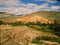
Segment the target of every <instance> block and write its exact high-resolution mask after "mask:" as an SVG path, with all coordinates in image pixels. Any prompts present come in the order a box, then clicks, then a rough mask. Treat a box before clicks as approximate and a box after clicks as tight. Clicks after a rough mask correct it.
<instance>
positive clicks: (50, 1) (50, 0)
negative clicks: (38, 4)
mask: <svg viewBox="0 0 60 45" xmlns="http://www.w3.org/2000/svg"><path fill="white" fill-rule="evenodd" d="M35 1H43V2H47V3H51V4H52V3H56V2H57V1H56V0H54V1H53V0H35Z"/></svg>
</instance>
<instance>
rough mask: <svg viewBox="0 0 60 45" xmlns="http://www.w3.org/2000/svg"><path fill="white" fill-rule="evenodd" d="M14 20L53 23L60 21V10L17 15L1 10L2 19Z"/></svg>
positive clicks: (0, 17)
mask: <svg viewBox="0 0 60 45" xmlns="http://www.w3.org/2000/svg"><path fill="white" fill-rule="evenodd" d="M1 19H3V20H8V19H9V20H12V21H22V22H36V21H39V22H41V23H48V22H49V23H53V21H54V20H59V21H60V12H56V11H38V12H34V13H32V14H26V15H24V16H22V15H21V16H19V15H18V16H17V15H14V14H10V13H6V12H0V20H1Z"/></svg>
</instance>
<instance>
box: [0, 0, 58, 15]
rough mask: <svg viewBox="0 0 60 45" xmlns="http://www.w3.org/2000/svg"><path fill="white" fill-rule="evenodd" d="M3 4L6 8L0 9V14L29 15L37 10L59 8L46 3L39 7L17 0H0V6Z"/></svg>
mask: <svg viewBox="0 0 60 45" xmlns="http://www.w3.org/2000/svg"><path fill="white" fill-rule="evenodd" d="M2 4H4V5H5V6H6V7H4V8H0V12H1V11H2V12H3V11H4V12H9V13H13V14H18V15H19V14H27V13H28V14H29V13H32V12H36V11H39V10H55V9H56V10H57V9H59V7H58V6H57V7H56V6H51V7H49V6H48V5H49V4H48V3H43V4H41V5H37V4H32V3H27V4H24V3H22V2H21V1H19V0H0V5H2Z"/></svg>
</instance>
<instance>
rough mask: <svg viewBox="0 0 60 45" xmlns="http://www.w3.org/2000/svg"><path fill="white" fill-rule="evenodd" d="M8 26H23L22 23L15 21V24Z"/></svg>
mask: <svg viewBox="0 0 60 45" xmlns="http://www.w3.org/2000/svg"><path fill="white" fill-rule="evenodd" d="M10 25H12V26H22V25H24V23H23V22H20V21H19V22H18V21H16V22H13V23H10Z"/></svg>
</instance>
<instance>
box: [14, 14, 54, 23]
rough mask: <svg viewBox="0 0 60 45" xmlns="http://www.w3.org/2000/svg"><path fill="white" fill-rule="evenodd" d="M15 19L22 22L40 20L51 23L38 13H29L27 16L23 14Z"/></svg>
mask: <svg viewBox="0 0 60 45" xmlns="http://www.w3.org/2000/svg"><path fill="white" fill-rule="evenodd" d="M15 21H22V22H37V21H39V22H41V23H53V22H52V21H50V20H48V19H46V18H44V17H42V16H40V15H37V14H35V15H29V16H27V15H26V16H24V17H21V18H18V19H16V20H15Z"/></svg>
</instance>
